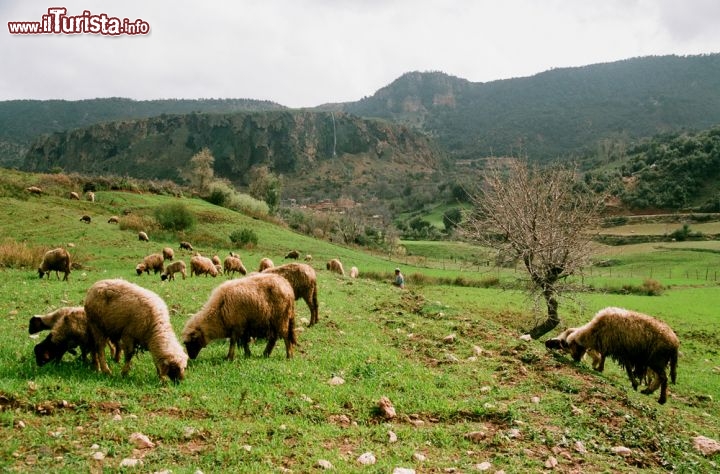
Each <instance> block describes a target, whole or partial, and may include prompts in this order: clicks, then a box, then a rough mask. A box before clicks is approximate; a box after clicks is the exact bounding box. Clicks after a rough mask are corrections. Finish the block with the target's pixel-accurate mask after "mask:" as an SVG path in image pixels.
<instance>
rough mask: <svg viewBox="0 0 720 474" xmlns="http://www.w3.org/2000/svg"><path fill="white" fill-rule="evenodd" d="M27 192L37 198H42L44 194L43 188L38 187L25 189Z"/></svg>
mask: <svg viewBox="0 0 720 474" xmlns="http://www.w3.org/2000/svg"><path fill="white" fill-rule="evenodd" d="M25 190H26V191H27V192H29V193H30V194H34V195H35V196H42V193H43V190H42V188H39V187H37V186H30V187H28V188H25Z"/></svg>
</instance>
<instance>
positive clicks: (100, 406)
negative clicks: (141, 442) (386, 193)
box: [0, 176, 720, 473]
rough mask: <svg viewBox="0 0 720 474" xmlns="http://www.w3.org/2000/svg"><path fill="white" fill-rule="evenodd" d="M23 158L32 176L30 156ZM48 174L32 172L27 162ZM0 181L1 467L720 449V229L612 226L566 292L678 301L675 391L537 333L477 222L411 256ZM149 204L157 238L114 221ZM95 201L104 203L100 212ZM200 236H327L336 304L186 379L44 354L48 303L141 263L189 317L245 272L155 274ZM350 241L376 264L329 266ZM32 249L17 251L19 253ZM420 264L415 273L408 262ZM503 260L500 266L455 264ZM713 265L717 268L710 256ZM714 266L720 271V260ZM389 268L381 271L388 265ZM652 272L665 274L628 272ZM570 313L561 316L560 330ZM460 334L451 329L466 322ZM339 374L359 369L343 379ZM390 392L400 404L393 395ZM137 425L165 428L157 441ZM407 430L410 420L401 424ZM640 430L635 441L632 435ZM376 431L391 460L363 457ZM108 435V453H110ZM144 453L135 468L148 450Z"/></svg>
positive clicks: (318, 264) (582, 314)
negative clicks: (479, 239)
mask: <svg viewBox="0 0 720 474" xmlns="http://www.w3.org/2000/svg"><path fill="white" fill-rule="evenodd" d="M16 179H20V178H16ZM23 179H25V180H26V181H27V182H26V183H23V184H25V185H29V184H30V183H31V179H32V176H27V177H26V176H23ZM5 189H6V191H5V192H4V197H0V206H1V207H2V209H3V211H2V213H0V246H1V247H0V248H2V252H1V253H0V258H2V260H0V278H2V290H0V316H2V317H1V318H0V331H2V332H3V333H4V335H5V337H4V341H3V344H2V345H0V442H1V444H2V446H0V467H1V468H2V470H3V471H7V472H73V473H74V472H113V471H117V470H120V469H123V468H121V467H120V466H121V463H122V462H123V460H124V459H136V460H139V461H140V462H142V466H140V467H138V468H136V469H135V470H136V471H137V472H158V471H163V470H171V471H172V472H174V473H193V472H196V471H197V470H200V471H202V472H205V473H209V472H312V471H319V470H322V469H321V468H319V467H317V464H318V461H320V460H326V461H329V462H330V463H331V464H332V465H333V466H334V469H335V471H337V472H384V473H389V472H392V471H393V469H394V468H397V467H405V468H412V469H415V470H416V472H475V471H478V469H479V467H480V465H481V464H482V463H489V464H490V466H491V467H490V468H489V471H488V472H495V471H498V470H503V471H504V472H508V473H509V472H545V471H546V470H547V469H546V468H545V466H546V463H552V462H553V461H552V460H555V462H557V467H556V468H555V470H559V471H560V472H639V471H648V472H664V471H676V472H711V471H712V470H714V469H716V466H717V463H718V462H720V456H718V455H715V456H714V457H704V456H702V455H700V454H698V453H697V452H695V451H694V450H693V448H692V438H693V437H695V436H698V435H703V436H707V437H710V438H714V439H720V423H719V422H718V421H717V420H718V419H719V417H720V408H719V407H718V405H717V401H718V399H719V398H720V355H719V354H718V348H719V347H720V331H719V330H718V329H717V321H718V316H717V308H718V307H720V287H719V286H718V281H717V280H716V279H715V278H714V271H715V269H716V268H719V267H720V253H718V252H717V251H716V250H720V246H718V245H716V244H717V242H678V243H667V244H662V245H649V244H643V245H638V246H627V247H622V248H621V247H598V250H597V255H594V256H593V260H594V261H598V262H599V261H608V260H612V265H611V266H606V267H593V268H591V269H590V268H588V269H587V270H586V271H585V275H584V276H583V277H580V276H578V277H577V279H578V280H580V279H582V280H583V283H585V284H586V285H590V286H592V287H593V288H594V291H583V292H577V293H574V294H569V295H567V298H564V299H563V300H562V302H561V306H560V312H561V315H562V317H563V326H570V325H577V324H580V323H583V322H585V321H587V320H588V319H589V318H591V317H592V315H593V314H594V313H595V312H596V311H597V310H598V309H600V308H603V307H606V306H622V307H627V308H631V309H635V310H639V311H643V312H647V313H649V314H652V315H655V316H657V317H659V318H661V319H663V320H665V321H666V322H668V323H669V324H670V325H671V326H672V327H673V328H674V329H675V330H676V332H677V334H678V336H679V337H680V340H681V358H680V362H679V368H678V383H677V385H671V386H670V398H669V400H668V403H667V404H666V405H663V406H661V405H659V404H657V403H656V398H657V394H655V395H653V396H644V395H641V394H640V393H638V392H634V391H633V390H632V387H631V386H630V383H629V381H628V380H627V378H626V376H625V374H624V373H623V372H622V371H621V370H620V369H619V367H618V366H617V365H616V364H615V363H613V362H611V361H608V363H607V364H606V369H605V372H603V373H602V374H598V373H596V372H594V371H593V370H592V369H591V368H590V367H589V364H588V363H581V364H575V363H573V362H572V361H571V360H570V359H568V358H567V357H565V356H563V355H562V354H554V353H551V352H548V351H547V350H546V349H545V347H544V344H543V343H542V341H529V342H526V341H523V340H521V339H520V338H519V336H520V335H522V334H523V333H524V331H525V330H526V329H527V328H528V327H530V326H532V324H533V322H534V321H535V320H536V319H537V318H541V317H542V315H543V308H542V306H539V307H538V306H537V305H536V304H535V302H534V301H533V300H532V299H530V298H529V297H528V296H527V295H526V294H525V293H524V292H523V291H522V282H521V281H522V279H523V277H524V274H523V272H522V269H520V268H516V269H513V268H509V269H497V268H495V267H493V266H491V265H489V264H488V262H489V261H490V260H491V258H489V256H490V254H489V253H488V252H487V251H486V250H483V249H477V248H475V247H473V246H469V245H466V244H459V243H437V242H404V245H405V247H406V249H407V254H406V255H403V256H387V255H376V254H370V253H367V252H363V251H361V250H359V249H354V248H347V247H343V246H337V245H333V244H331V243H328V242H324V241H319V240H315V239H311V238H308V237H305V236H302V235H299V234H296V233H293V232H291V231H289V230H288V229H286V228H284V227H282V226H280V225H277V224H274V223H271V222H265V221H263V220H258V219H252V218H250V217H247V216H244V215H241V214H238V213H236V212H233V211H229V210H227V209H223V208H218V207H215V206H212V205H211V204H208V203H206V202H204V201H201V200H197V199H190V198H173V197H169V196H161V195H151V194H140V193H127V192H119V191H112V192H111V191H99V192H98V193H97V202H95V203H89V202H84V201H70V200H68V199H66V198H64V197H63V196H62V195H60V194H58V195H47V196H42V197H41V198H37V197H33V196H27V195H24V194H18V193H13V192H8V191H7V189H8V187H7V184H6V185H5ZM177 201H179V202H182V203H184V204H185V205H186V206H187V207H188V208H189V209H190V210H191V211H192V213H193V214H194V215H195V216H196V217H197V221H198V222H197V224H196V227H195V228H194V229H193V230H190V231H186V232H183V233H181V234H175V233H172V232H168V231H162V230H160V229H159V228H157V227H154V226H153V221H152V218H151V217H152V213H153V210H154V209H155V208H156V207H157V206H160V205H163V204H165V203H168V202H177ZM124 210H129V211H130V214H129V216H133V219H135V220H134V221H133V222H144V223H147V224H148V225H149V230H148V234H149V235H150V239H151V241H150V242H140V241H139V240H138V239H137V230H136V229H134V228H128V227H124V226H123V225H120V226H118V225H113V224H108V223H107V219H108V218H109V217H110V216H111V215H120V216H121V224H122V218H123V216H124V214H123V211H124ZM83 214H88V215H91V216H92V218H93V222H92V223H91V224H89V225H88V224H84V223H82V222H80V220H79V219H80V216H82V215H83ZM243 228H246V229H252V230H253V231H254V232H255V233H256V234H257V236H258V244H257V246H255V247H254V248H250V249H248V248H236V247H234V246H233V245H232V243H231V242H230V240H229V237H228V236H229V235H230V233H231V232H233V231H234V230H237V229H243ZM180 240H189V241H191V242H193V245H194V246H195V248H196V250H199V251H200V252H201V253H203V254H204V255H214V254H217V255H219V256H220V257H221V258H224V256H225V255H227V253H228V252H229V251H235V252H237V253H239V254H240V256H241V258H242V260H243V262H244V263H245V266H246V267H247V268H248V269H252V270H254V269H256V268H257V265H258V263H259V261H260V259H261V258H262V257H269V258H271V259H272V260H273V261H274V262H275V263H276V264H281V263H283V261H284V260H283V256H284V255H285V253H286V252H287V251H288V250H291V249H297V250H298V251H300V253H301V255H306V254H311V255H312V257H313V258H312V260H311V261H310V262H309V263H310V264H311V265H312V266H313V267H314V268H315V269H316V271H317V274H318V283H319V300H320V322H319V324H318V325H316V326H313V327H307V323H306V321H305V320H307V319H309V317H310V316H309V311H308V308H307V307H306V306H305V304H304V303H303V301H302V300H300V301H298V305H297V315H298V319H299V322H298V331H299V332H298V339H299V347H298V350H297V352H296V355H295V357H294V358H293V359H291V360H286V359H285V357H284V350H283V348H282V344H279V345H278V347H276V349H275V351H274V352H273V354H272V355H271V357H269V358H267V359H266V358H263V357H262V356H261V354H262V349H263V347H264V341H258V342H257V343H255V344H253V346H252V352H253V356H252V357H250V358H247V359H246V358H243V357H239V358H236V359H235V361H232V362H229V361H227V360H225V359H224V357H225V354H226V353H227V342H226V341H216V342H215V343H212V344H211V345H210V346H209V347H207V348H205V349H203V350H202V351H201V353H200V355H199V357H198V358H197V359H196V360H194V361H191V362H190V364H189V366H188V369H187V373H186V379H185V380H183V381H182V382H181V383H179V384H178V385H173V384H164V383H161V382H160V381H159V380H158V378H157V375H156V373H155V368H154V366H153V363H152V358H151V357H150V354H147V353H145V354H143V353H141V354H139V355H138V356H137V358H136V359H135V361H134V363H133V367H132V369H131V371H130V373H129V375H128V376H127V377H124V378H123V377H122V376H121V375H120V366H119V365H118V364H114V363H113V362H111V363H110V365H111V368H112V369H113V374H111V375H109V376H108V375H105V374H99V373H95V372H94V371H93V370H91V368H90V367H89V366H88V365H87V364H85V363H83V362H82V361H80V360H79V358H75V357H73V356H71V355H69V354H68V355H66V356H65V358H64V360H63V361H62V362H61V363H59V364H48V365H47V366H44V367H37V366H36V364H35V360H34V355H33V346H34V345H35V344H36V343H37V342H38V341H39V340H41V339H42V338H44V337H45V334H44V333H41V334H40V338H39V339H38V338H33V337H30V336H29V335H28V331H27V326H28V319H29V317H30V316H32V315H34V314H42V313H45V312H48V311H51V310H53V309H55V308H58V307H60V306H65V305H76V304H81V303H82V301H83V298H84V295H85V292H86V290H87V288H88V287H89V286H90V285H91V284H92V283H93V282H95V281H97V280H100V279H105V278H118V277H119V278H125V279H127V280H129V281H132V282H135V283H138V284H140V285H141V286H143V287H145V288H148V289H150V290H152V291H154V292H156V293H158V294H159V295H160V296H161V297H162V298H163V299H164V300H165V301H166V302H167V304H168V307H169V308H170V312H171V319H172V323H173V326H174V328H175V331H176V334H178V335H179V334H180V331H181V330H182V327H183V325H184V323H185V321H186V320H187V319H188V317H190V316H191V315H192V314H194V313H195V312H196V311H198V310H199V309H200V307H201V306H202V304H203V303H204V302H205V300H206V299H207V297H208V295H209V293H210V291H211V290H212V289H213V288H214V287H215V286H217V285H218V284H219V283H220V282H221V281H224V280H225V279H226V277H224V276H219V277H218V278H215V279H213V278H209V277H194V278H188V279H186V280H182V279H178V280H176V281H174V282H161V281H160V278H159V277H158V276H157V275H155V276H153V275H150V276H148V275H143V276H140V277H139V276H137V275H136V274H135V270H134V269H135V265H136V264H137V263H138V262H140V260H141V259H142V257H143V256H145V255H147V254H149V253H153V252H158V251H160V250H161V249H162V248H163V247H165V246H170V247H172V248H174V249H175V252H176V257H175V258H176V259H178V258H181V259H183V260H185V262H186V263H189V258H190V254H189V253H188V252H185V251H180V250H179V249H178V243H179V241H180ZM55 246H64V247H66V248H68V250H69V251H70V253H71V255H72V256H73V259H74V261H75V262H76V265H77V268H76V269H74V270H73V272H72V274H71V275H70V281H69V282H62V281H58V280H57V279H56V278H55V276H54V275H52V278H50V279H49V280H48V279H45V280H42V281H41V280H39V279H38V278H37V272H36V270H35V267H36V265H37V263H38V262H39V261H37V262H36V261H34V260H31V261H32V262H33V263H31V264H27V263H25V264H24V263H22V262H23V260H22V259H17V260H14V259H13V258H11V257H12V256H13V254H18V253H23V252H27V253H28V254H30V255H33V256H34V255H39V254H41V252H42V250H44V249H47V248H51V247H55ZM330 258H339V259H340V260H341V261H342V262H343V264H344V266H345V270H346V271H348V270H349V268H350V267H351V266H357V267H358V268H359V269H360V278H358V279H351V278H349V277H347V276H345V277H342V276H339V275H336V274H331V273H329V272H328V271H326V270H325V262H326V261H327V260H329V259H330ZM18 262H19V263H18ZM395 266H401V267H402V269H403V272H404V273H405V274H406V275H407V276H408V288H407V289H406V290H399V289H396V288H394V287H393V286H392V285H390V284H389V282H390V279H391V275H392V270H393V268H394V267H395ZM458 275H461V276H462V277H463V278H464V280H463V281H484V280H486V279H488V277H490V276H493V277H496V278H497V280H498V281H499V282H500V283H501V284H499V285H498V286H490V287H488V288H483V287H477V286H472V285H462V284H452V282H453V281H455V280H453V279H454V278H456V277H457V276H458ZM706 275H707V276H706ZM710 275H713V277H712V278H711V277H710ZM369 276H372V278H369ZM647 278H652V279H655V280H657V281H658V282H660V283H661V284H662V285H663V286H664V291H663V292H662V294H661V295H660V296H640V295H636V294H623V293H622V291H618V289H622V287H623V285H630V286H637V285H640V284H642V282H643V280H645V279H647ZM560 329H561V328H558V332H559V330H560ZM448 336H451V337H448ZM333 377H341V378H342V379H343V380H344V383H343V384H341V385H332V384H330V383H329V382H330V381H331V379H333ZM383 396H385V397H388V398H389V400H390V401H391V402H392V404H393V405H394V407H395V410H396V412H397V416H395V417H394V418H392V419H385V418H383V416H382V415H381V413H380V411H379V409H378V401H379V400H380V399H381V397H383ZM134 432H140V433H143V434H145V435H146V436H148V437H149V438H150V440H151V441H152V442H153V443H154V446H153V447H149V448H144V449H141V448H138V447H136V446H135V445H134V444H133V443H132V442H131V441H130V435H131V434H132V433H134ZM394 437H396V440H395V439H394ZM619 446H624V447H626V448H629V449H630V453H629V454H628V455H627V456H622V455H619V454H615V453H614V452H613V448H617V447H619ZM367 452H371V453H373V454H374V456H375V458H376V464H374V465H371V466H361V465H360V464H359V463H358V461H357V459H358V457H360V455H362V454H363V453H367ZM98 453H100V454H98ZM128 470H131V469H128Z"/></svg>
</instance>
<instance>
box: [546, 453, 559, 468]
mask: <svg viewBox="0 0 720 474" xmlns="http://www.w3.org/2000/svg"><path fill="white" fill-rule="evenodd" d="M557 465H558V460H557V459H555V456H550V457H549V458H547V461H545V467H546V468H548V469H555V468H556V467H557Z"/></svg>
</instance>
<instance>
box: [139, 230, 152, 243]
mask: <svg viewBox="0 0 720 474" xmlns="http://www.w3.org/2000/svg"><path fill="white" fill-rule="evenodd" d="M138 240H142V241H143V242H150V237H148V235H147V234H146V233H145V232H143V231H140V232H138Z"/></svg>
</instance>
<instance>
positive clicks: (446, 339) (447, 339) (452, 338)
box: [442, 334, 457, 344]
mask: <svg viewBox="0 0 720 474" xmlns="http://www.w3.org/2000/svg"><path fill="white" fill-rule="evenodd" d="M456 339H457V336H456V335H455V334H448V335H447V336H445V337H443V339H442V341H443V342H444V343H445V344H452V343H454V342H455V340H456Z"/></svg>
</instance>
